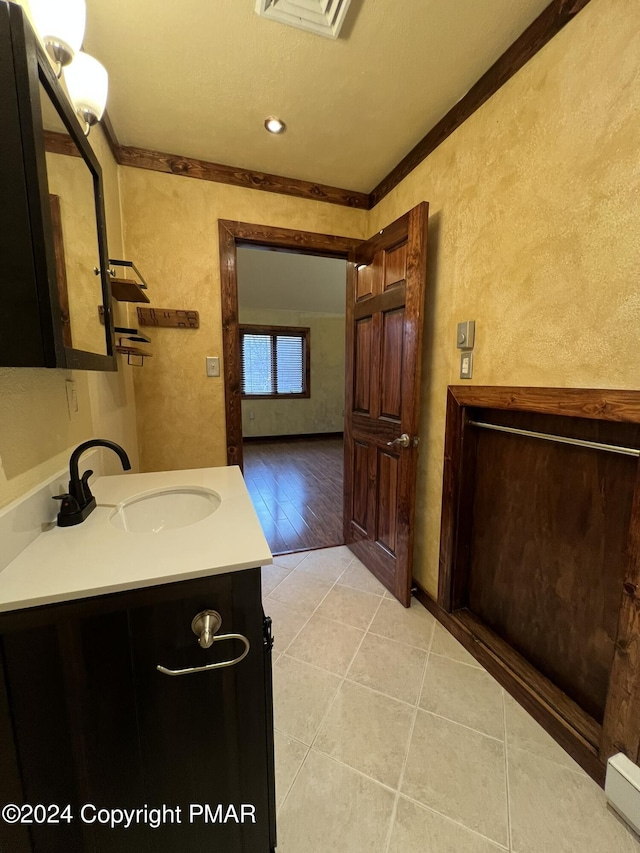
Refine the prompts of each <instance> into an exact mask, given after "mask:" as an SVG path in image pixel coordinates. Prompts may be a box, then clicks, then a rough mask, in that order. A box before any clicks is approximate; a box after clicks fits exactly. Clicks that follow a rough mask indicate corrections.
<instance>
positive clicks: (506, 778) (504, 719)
mask: <svg viewBox="0 0 640 853" xmlns="http://www.w3.org/2000/svg"><path fill="white" fill-rule="evenodd" d="M502 723H503V728H504V785H505V793H506V795H507V843H508V845H509V850H513V838H512V835H511V796H510V791H509V745H508V743H507V737H508V735H507V701H506V699H505V690H504V688H502Z"/></svg>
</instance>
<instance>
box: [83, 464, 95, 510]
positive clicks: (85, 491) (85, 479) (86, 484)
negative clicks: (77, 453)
mask: <svg viewBox="0 0 640 853" xmlns="http://www.w3.org/2000/svg"><path fill="white" fill-rule="evenodd" d="M92 474H93V471H92V470H91V469H89V470H87V471H85V472H84V474H83V475H82V477H81V478H80V484H81V489H82V496H83V501H82V502H83V504H86V503H88V502H89V501H90V500H91V498H92V497H93V495H92V494H91V488H90V486H89V477H90V476H91V475H92Z"/></svg>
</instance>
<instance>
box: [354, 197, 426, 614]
mask: <svg viewBox="0 0 640 853" xmlns="http://www.w3.org/2000/svg"><path fill="white" fill-rule="evenodd" d="M428 210H429V207H428V205H427V204H426V203H425V202H423V203H422V204H419V205H418V206H417V207H414V208H413V209H412V210H410V211H409V212H408V213H406V214H405V215H404V216H402V217H401V218H400V219H397V220H396V221H395V222H393V223H392V224H391V225H389V226H388V227H387V228H385V229H383V230H382V231H380V232H379V233H378V234H376V235H375V236H374V237H372V238H371V239H370V240H367V241H366V242H364V243H361V244H360V245H359V246H358V247H357V248H356V249H355V250H354V251H353V252H351V254H350V256H349V261H350V264H349V271H348V281H347V352H346V375H347V382H346V409H345V468H344V477H345V493H344V536H345V542H346V543H347V545H348V546H349V547H350V548H351V550H352V551H353V552H354V553H355V554H356V555H357V556H358V557H359V558H360V559H361V560H362V562H363V563H364V564H365V565H366V566H367V567H368V568H369V569H370V570H371V571H372V572H373V574H375V575H376V577H378V578H379V579H380V580H381V581H382V583H383V584H384V585H385V586H386V587H387V589H389V590H390V591H391V592H392V593H393V594H394V595H395V596H396V598H397V599H398V600H399V601H401V602H402V604H404V605H405V607H408V606H409V603H410V598H411V560H412V552H413V519H414V513H415V489H416V463H417V456H418V435H417V429H418V416H419V404H420V368H421V363H422V326H423V315H424V294H425V280H426V259H427V218H428Z"/></svg>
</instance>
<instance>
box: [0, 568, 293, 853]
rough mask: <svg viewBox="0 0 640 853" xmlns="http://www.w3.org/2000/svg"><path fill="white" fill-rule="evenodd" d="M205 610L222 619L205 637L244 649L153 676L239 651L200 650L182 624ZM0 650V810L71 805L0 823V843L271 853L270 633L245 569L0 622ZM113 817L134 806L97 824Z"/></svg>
mask: <svg viewBox="0 0 640 853" xmlns="http://www.w3.org/2000/svg"><path fill="white" fill-rule="evenodd" d="M207 609H209V610H215V611H217V612H218V613H219V614H220V616H221V617H222V626H221V628H220V631H219V634H239V635H242V636H243V637H245V638H246V639H247V640H248V642H249V652H248V654H247V655H246V657H244V658H243V659H242V660H240V661H239V662H237V663H236V664H235V665H232V666H227V667H224V668H220V669H212V670H208V671H205V672H197V673H189V674H185V675H180V676H175V675H174V676H171V675H166V674H164V673H163V672H160V671H159V670H158V668H157V667H158V665H161V666H163V667H165V668H167V669H170V670H181V669H186V668H190V667H201V666H203V665H207V664H210V663H214V662H221V661H224V660H227V659H235V658H237V657H240V654H241V652H242V651H243V649H244V644H243V642H241V641H239V640H237V639H226V640H224V641H222V642H216V643H214V644H213V645H212V646H211V648H209V649H203V648H200V647H199V645H198V641H197V638H196V636H195V635H194V633H193V631H192V626H191V623H192V620H193V618H194V616H195V615H196V614H198V613H200V612H201V611H203V610H207ZM0 642H1V646H0V652H1V657H0V665H1V670H0V755H2V762H1V769H0V801H1V803H2V804H5V803H14V804H16V805H17V806H19V807H22V806H23V804H29V805H31V806H35V805H36V804H41V805H44V806H45V807H50V806H52V805H55V806H57V807H59V809H60V811H62V810H63V809H64V808H65V806H69V809H68V811H67V812H65V815H63V816H62V817H61V815H60V813H59V812H57V811H55V810H53V811H47V812H46V815H48V816H49V817H51V816H53V817H57V818H58V821H59V822H58V823H48V822H45V821H43V814H41V813H40V812H38V813H35V814H31V822H30V823H15V824H11V823H8V822H7V821H0V849H2V850H6V851H11V853H152V851H153V853H175V851H178V850H179V851H180V853H201V851H204V850H220V851H224V853H270V851H273V850H274V848H275V846H276V838H275V789H274V772H273V718H272V710H271V709H272V695H271V634H270V620H268V619H264V615H263V611H262V604H261V594H260V569H259V568H255V569H247V570H244V571H239V572H231V573H228V574H223V575H217V576H215V577H210V578H204V579H201V580H191V581H185V582H179V583H173V584H166V585H162V586H157V587H151V588H148V589H145V590H137V591H132V592H124V593H118V594H112V595H106V596H100V597H96V598H90V599H85V600H82V601H75V602H69V603H65V604H59V605H50V606H46V607H39V608H31V609H27V610H22V611H14V612H11V613H4V614H0ZM220 804H222V807H221V810H219V809H218V806H219V805H220ZM243 805H244V807H245V808H244V818H245V819H244V821H243V822H237V821H236V819H235V818H234V812H235V814H236V815H237V816H238V818H240V817H242V815H243ZM163 806H166V807H168V809H170V810H171V812H172V814H173V817H171V816H170V815H169V813H168V812H165V813H164V819H163V820H162V823H161V825H159V826H158V827H157V828H154V827H153V826H152V825H151V822H152V818H150V817H148V815H149V814H150V811H149V810H151V809H156V808H159V809H160V810H161V811H162V807H163ZM193 806H195V809H193ZM229 806H231V807H233V809H234V812H229ZM83 807H87V808H85V810H84V813H83ZM205 807H206V808H205ZM145 808H146V809H147V817H145V814H144V810H145ZM207 808H208V809H209V812H207V810H206V809H207ZM114 809H115V810H117V809H128V810H132V809H140V810H142V811H141V813H140V814H141V816H140V817H138V818H136V819H135V820H134V821H133V823H132V825H131V826H130V827H129V828H128V829H126V828H124V826H123V825H122V824H119V825H116V826H114V827H110V826H109V825H108V824H104V823H102V822H99V821H98V820H96V819H95V818H96V816H97V814H98V811H99V810H106V813H107V814H111V811H112V810H114ZM177 809H180V811H179V812H177ZM103 814H104V812H103ZM216 814H217V820H216ZM23 815H26V816H27V817H29V813H28V812H24V811H23ZM83 815H84V819H83ZM253 815H254V816H255V820H253V819H252V816H253ZM69 817H70V818H71V819H70V820H68V818H69ZM224 817H227V820H226V821H225V820H224Z"/></svg>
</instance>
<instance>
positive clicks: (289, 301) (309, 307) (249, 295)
mask: <svg viewBox="0 0 640 853" xmlns="http://www.w3.org/2000/svg"><path fill="white" fill-rule="evenodd" d="M237 269H238V306H239V311H240V321H241V322H242V321H243V318H242V311H243V309H248V308H252V309H255V308H277V309H287V310H291V311H312V312H319V313H323V314H344V311H345V304H346V282H347V278H346V276H347V263H346V261H341V260H339V259H337V258H316V257H313V256H310V255H295V254H291V253H289V252H273V251H265V250H261V249H250V248H244V247H240V248H238V267H237Z"/></svg>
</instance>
